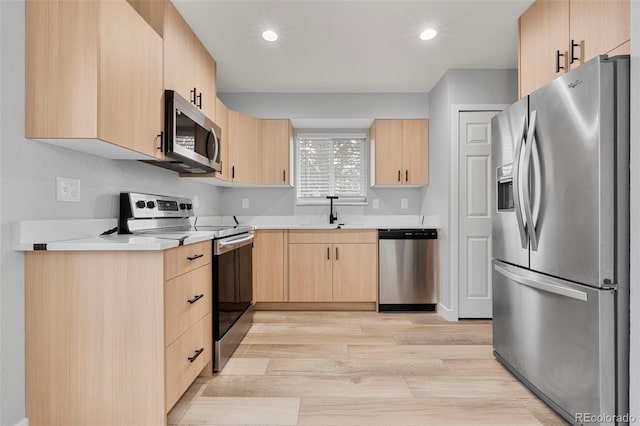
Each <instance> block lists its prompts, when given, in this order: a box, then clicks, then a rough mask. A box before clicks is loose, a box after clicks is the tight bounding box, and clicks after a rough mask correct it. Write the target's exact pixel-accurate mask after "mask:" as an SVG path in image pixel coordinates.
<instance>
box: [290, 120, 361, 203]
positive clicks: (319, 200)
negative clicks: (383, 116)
mask: <svg viewBox="0 0 640 426" xmlns="http://www.w3.org/2000/svg"><path fill="white" fill-rule="evenodd" d="M301 139H362V140H363V147H362V161H363V162H364V165H363V167H362V173H364V179H363V187H364V195H363V196H362V197H348V198H346V197H340V198H338V199H337V200H334V202H333V204H334V205H342V206H364V205H367V204H368V197H369V135H368V134H367V133H364V132H355V133H336V132H333V133H319V132H313V133H311V132H309V133H298V134H296V137H295V139H294V144H295V147H294V156H295V164H294V166H295V170H296V179H295V183H294V187H295V191H296V195H295V196H296V205H297V206H319V205H321V206H324V205H326V204H327V203H328V202H329V200H327V199H326V198H300V197H299V193H298V185H299V179H300V178H301V173H300V140H301ZM334 189H335V188H334Z"/></svg>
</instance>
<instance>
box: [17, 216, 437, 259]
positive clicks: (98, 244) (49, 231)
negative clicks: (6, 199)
mask: <svg viewBox="0 0 640 426" xmlns="http://www.w3.org/2000/svg"><path fill="white" fill-rule="evenodd" d="M237 219H238V221H239V222H240V224H242V225H249V226H253V227H254V229H291V230H296V229H297V230H303V229H338V226H339V227H340V229H402V228H411V229H426V228H436V229H438V228H440V216H420V215H404V216H341V217H339V218H338V222H337V223H336V224H333V225H331V224H329V223H327V222H328V218H327V217H325V216H324V215H322V216H237ZM117 225H118V221H117V219H78V220H31V221H21V222H16V223H15V224H14V229H13V241H14V242H13V249H14V250H17V251H33V250H35V249H34V244H36V245H39V247H38V248H39V249H46V250H55V251H114V250H129V251H133V250H166V249H170V248H173V247H178V246H179V245H180V241H179V239H181V238H182V239H183V240H182V244H183V245H188V244H193V243H198V242H201V241H206V240H211V239H213V233H212V232H207V231H186V232H180V233H173V234H163V235H161V236H158V235H153V236H149V237H146V236H141V235H119V234H115V233H114V234H111V235H104V236H103V235H100V234H102V233H103V232H104V231H106V230H108V229H112V228H114V227H116V226H117ZM196 225H197V226H207V225H214V226H215V225H229V226H233V225H235V222H234V220H233V217H232V216H199V217H198V219H197V221H196ZM160 237H162V238H160ZM45 247H46V248H45Z"/></svg>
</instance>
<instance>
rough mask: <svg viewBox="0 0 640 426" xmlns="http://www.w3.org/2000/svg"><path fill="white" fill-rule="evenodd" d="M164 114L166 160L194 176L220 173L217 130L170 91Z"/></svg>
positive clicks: (219, 132)
mask: <svg viewBox="0 0 640 426" xmlns="http://www.w3.org/2000/svg"><path fill="white" fill-rule="evenodd" d="M165 111H166V116H165V126H166V128H165V134H166V138H165V156H166V157H168V158H169V159H173V160H177V161H180V162H182V163H184V164H185V165H186V166H188V167H190V168H192V169H193V170H191V171H193V172H203V173H206V172H214V171H220V170H221V167H220V166H221V164H220V134H221V131H220V128H219V127H218V126H216V125H215V124H214V123H213V122H212V121H211V120H209V119H208V118H207V117H206V116H205V115H204V114H202V112H201V111H200V110H198V108H196V107H195V106H194V105H192V104H191V103H189V102H187V100H185V99H184V98H182V97H181V96H180V95H178V94H177V93H175V92H174V91H172V90H167V91H166V92H165Z"/></svg>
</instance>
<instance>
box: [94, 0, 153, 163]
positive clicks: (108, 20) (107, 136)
mask: <svg viewBox="0 0 640 426" xmlns="http://www.w3.org/2000/svg"><path fill="white" fill-rule="evenodd" d="M99 26H100V33H99V40H100V49H99V50H100V61H99V76H100V78H99V80H100V81H99V91H98V102H99V103H98V114H99V115H98V137H99V138H100V139H102V140H106V141H109V142H111V143H114V144H116V145H120V146H123V147H125V148H129V149H132V150H134V151H137V152H142V153H144V154H147V155H150V156H155V157H161V155H162V152H161V151H160V150H159V149H158V148H159V147H160V138H159V137H158V135H159V134H160V131H161V129H162V39H161V38H160V36H159V35H158V34H157V33H156V32H155V31H154V30H153V29H152V28H151V27H150V26H149V25H147V23H146V22H145V21H144V19H142V17H141V16H140V15H138V13H137V12H136V11H135V10H134V9H133V8H132V7H131V6H130V5H129V4H128V3H127V2H126V1H125V0H118V1H105V2H101V3H100V25H99ZM123 28H125V29H126V30H123Z"/></svg>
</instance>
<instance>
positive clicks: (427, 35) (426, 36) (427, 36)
mask: <svg viewBox="0 0 640 426" xmlns="http://www.w3.org/2000/svg"><path fill="white" fill-rule="evenodd" d="M437 34H438V32H437V31H436V30H434V29H433V28H427V29H426V30H424V31H423V32H422V34H420V39H422V40H431V39H432V38H434V37H435V36H436V35H437Z"/></svg>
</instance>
